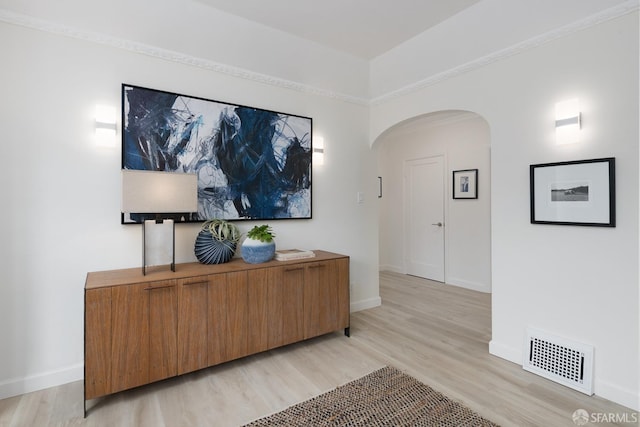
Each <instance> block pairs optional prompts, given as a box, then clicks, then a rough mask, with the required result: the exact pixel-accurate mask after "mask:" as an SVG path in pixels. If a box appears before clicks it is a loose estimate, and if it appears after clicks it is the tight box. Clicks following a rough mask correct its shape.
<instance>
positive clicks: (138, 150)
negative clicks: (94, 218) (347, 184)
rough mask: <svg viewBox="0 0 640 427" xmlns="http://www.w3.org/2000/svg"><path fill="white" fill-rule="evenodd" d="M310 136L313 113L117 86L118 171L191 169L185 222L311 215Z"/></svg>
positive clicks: (138, 219) (134, 218) (140, 218)
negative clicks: (193, 183)
mask: <svg viewBox="0 0 640 427" xmlns="http://www.w3.org/2000/svg"><path fill="white" fill-rule="evenodd" d="M311 135H312V119H311V118H310V117H303V116H297V115H293V114H285V113H280V112H276V111H270V110H263V109H260V108H255V107H249V106H243V105H235V104H229V103H224V102H219V101H213V100H210V99H205V98H199V97H194V96H187V95H181V94H177V93H172V92H166V91H162V90H156V89H149V88H143V87H138V86H132V85H127V84H123V85H122V169H134V170H150V171H163V172H174V173H193V174H196V175H197V179H198V211H197V213H194V214H191V215H190V216H189V217H188V218H187V219H186V222H201V221H204V220H208V219H212V218H218V219H225V220H272V219H308V218H311V176H312V172H311V169H312V164H311V159H312V152H313V147H312V137H311ZM122 218H123V219H122V222H123V223H125V222H133V223H136V222H142V221H143V220H144V219H145V218H144V217H143V216H141V215H138V216H135V215H132V216H131V217H129V216H127V218H128V219H127V220H126V221H125V219H124V218H125V217H124V216H123V217H122Z"/></svg>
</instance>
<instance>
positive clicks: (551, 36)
mask: <svg viewBox="0 0 640 427" xmlns="http://www.w3.org/2000/svg"><path fill="white" fill-rule="evenodd" d="M639 8H640V2H639V0H628V1H626V2H624V3H621V4H619V5H618V6H614V7H612V8H609V9H606V10H604V11H602V12H599V13H597V14H594V15H591V16H589V17H588V18H585V19H582V20H580V21H576V22H574V23H572V24H568V25H565V26H563V27H559V28H557V29H554V30H552V31H549V32H547V33H544V34H541V35H539V36H536V37H533V38H530V39H528V40H525V41H523V42H521V43H518V44H515V45H513V46H510V47H508V48H505V49H501V50H498V51H496V52H493V53H491V54H489V55H486V56H483V57H481V58H478V59H475V60H473V61H469V62H467V63H465V64H462V65H459V66H457V67H454V68H451V69H448V70H446V71H443V72H441V73H437V74H434V75H432V76H429V77H427V78H425V79H422V80H420V81H417V82H415V83H412V84H410V85H407V86H404V87H402V88H400V89H397V90H394V91H391V92H388V93H386V94H384V95H380V96H378V97H375V98H373V99H371V101H370V105H372V106H374V105H378V104H382V103H384V102H387V101H390V100H392V99H395V98H399V97H402V96H405V95H409V94H411V93H413V92H417V91H419V90H421V89H424V88H426V87H428V86H431V85H434V84H437V83H440V82H442V81H444V80H448V79H451V78H453V77H456V76H459V75H462V74H465V73H468V72H470V71H474V70H477V69H479V68H482V67H484V66H486V65H489V64H492V63H494V62H497V61H501V60H503V59H505V58H509V57H511V56H514V55H517V54H519V53H522V52H524V51H527V50H530V49H535V48H537V47H539V46H542V45H543V44H546V43H549V42H551V41H553V40H556V39H559V38H562V37H565V36H568V35H571V34H574V33H577V32H579V31H582V30H584V29H586V28H589V27H593V26H595V25H598V24H601V23H603V22H606V21H609V20H612V19H615V18H619V17H621V16H624V15H627V14H629V13H632V12H635V11H637V10H638V9H639Z"/></svg>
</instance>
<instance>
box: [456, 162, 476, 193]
mask: <svg viewBox="0 0 640 427" xmlns="http://www.w3.org/2000/svg"><path fill="white" fill-rule="evenodd" d="M453 198H454V199H477V198H478V169H465V170H459V171H453Z"/></svg>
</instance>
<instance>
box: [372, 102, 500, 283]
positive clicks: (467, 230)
mask: <svg viewBox="0 0 640 427" xmlns="http://www.w3.org/2000/svg"><path fill="white" fill-rule="evenodd" d="M376 145H377V146H378V147H379V148H378V168H379V169H378V170H379V174H380V175H381V176H382V178H383V184H384V192H383V197H382V199H380V200H379V206H380V230H379V232H380V242H379V247H380V269H381V270H390V271H396V272H400V273H406V266H405V265H404V260H403V248H404V240H403V239H404V236H403V233H402V232H398V230H402V224H403V221H404V214H403V209H402V208H401V207H402V206H404V200H403V182H404V180H403V165H404V164H405V161H407V160H415V159H420V158H425V157H430V156H435V155H444V158H445V162H446V164H445V192H444V194H445V218H444V223H445V251H446V256H445V282H446V283H449V284H453V285H457V286H462V287H465V288H469V289H474V290H478V291H482V292H490V291H491V183H490V175H491V167H490V159H489V157H490V147H489V129H488V126H487V123H486V121H484V119H482V118H481V117H478V116H477V115H475V114H473V113H468V112H460V111H458V112H442V113H438V114H430V115H427V116H425V117H422V118H417V119H414V120H410V121H409V122H407V123H402V124H400V125H398V126H395V127H394V128H393V129H391V130H389V131H388V132H385V134H384V135H382V136H381V137H380V138H378V140H377V141H376ZM461 169H479V171H478V199H470V200H453V199H452V194H451V191H452V181H451V180H452V172H453V171H454V170H461Z"/></svg>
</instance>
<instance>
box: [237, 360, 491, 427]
mask: <svg viewBox="0 0 640 427" xmlns="http://www.w3.org/2000/svg"><path fill="white" fill-rule="evenodd" d="M247 426H251V427H256V426H287V427H296V426H304V427H309V426H349V427H352V426H353V427H355V426H362V427H375V426H394V427H395V426H443V427H444V426H447V427H448V426H451V427H461V426H497V424H494V423H492V422H490V421H487V420H486V419H484V418H482V417H481V416H479V415H478V414H476V413H475V412H473V411H472V410H470V409H468V408H466V407H464V406H463V405H461V404H459V403H457V402H455V401H452V400H450V399H449V398H447V397H446V396H444V395H443V394H442V393H439V392H437V391H435V390H433V389H432V388H431V387H428V386H426V385H424V384H422V383H421V382H419V381H418V380H416V379H415V378H413V377H410V376H409V375H406V374H403V373H402V372H400V371H399V370H397V369H395V368H392V367H389V366H387V367H385V368H382V369H380V370H377V371H375V372H372V373H371V374H369V375H366V376H364V377H362V378H360V379H358V380H355V381H352V382H350V383H348V384H345V385H343V386H340V387H338V388H336V389H335V390H332V391H329V392H327V393H324V394H321V395H320V396H317V397H314V398H313V399H310V400H307V401H306V402H302V403H299V404H297V405H294V406H291V407H289V408H287V409H285V410H284V411H282V412H278V413H276V414H273V415H270V416H267V417H265V418H261V419H259V420H257V421H254V422H252V423H250V424H247Z"/></svg>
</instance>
